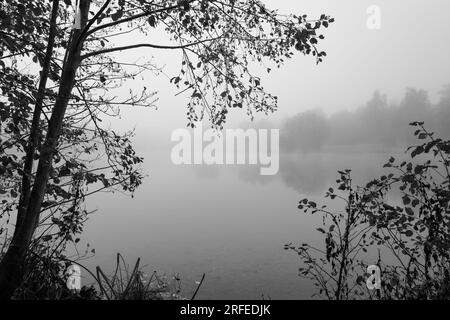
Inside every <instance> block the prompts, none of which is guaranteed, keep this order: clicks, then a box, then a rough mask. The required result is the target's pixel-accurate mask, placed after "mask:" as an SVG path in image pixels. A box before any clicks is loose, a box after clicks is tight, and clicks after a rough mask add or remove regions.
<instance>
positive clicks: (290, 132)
mask: <svg viewBox="0 0 450 320" xmlns="http://www.w3.org/2000/svg"><path fill="white" fill-rule="evenodd" d="M415 121H422V122H425V127H426V128H427V129H428V130H429V131H431V132H435V134H436V135H437V136H439V137H441V138H447V139H448V138H449V137H450V85H447V86H444V87H443V89H442V90H441V91H440V98H439V100H438V102H437V103H431V102H430V98H429V94H428V93H427V91H425V90H421V89H414V88H407V89H406V92H405V94H404V97H403V98H402V99H401V100H400V101H399V102H398V103H395V102H389V100H388V97H387V95H385V94H382V93H380V92H379V91H376V92H375V93H374V94H373V96H372V98H371V99H370V100H369V101H367V103H366V104H365V105H363V106H361V107H358V108H356V109H354V110H353V111H339V112H336V113H332V114H331V115H326V114H325V113H324V112H322V111H320V110H311V111H306V112H302V113H299V114H297V115H296V116H294V117H292V118H289V119H288V120H286V121H285V122H284V124H282V126H281V137H282V138H281V146H280V148H281V150H282V151H284V152H287V153H296V152H300V153H307V152H313V151H321V150H324V149H325V150H330V149H333V147H344V146H347V147H348V146H353V147H359V149H360V150H361V151H362V150H368V151H377V152H388V151H391V150H392V149H396V148H403V149H406V147H407V146H411V145H413V144H415V143H416V142H417V141H416V139H415V137H414V135H413V132H414V130H413V129H412V128H411V126H409V124H410V123H411V122H415Z"/></svg>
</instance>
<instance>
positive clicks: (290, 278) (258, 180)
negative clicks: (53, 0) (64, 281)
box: [80, 148, 391, 300]
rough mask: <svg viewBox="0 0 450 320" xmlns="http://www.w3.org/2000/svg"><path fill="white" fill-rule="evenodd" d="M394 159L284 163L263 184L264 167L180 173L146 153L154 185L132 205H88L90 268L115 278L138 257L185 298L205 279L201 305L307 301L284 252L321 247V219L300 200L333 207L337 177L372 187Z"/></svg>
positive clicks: (113, 201)
mask: <svg viewBox="0 0 450 320" xmlns="http://www.w3.org/2000/svg"><path fill="white" fill-rule="evenodd" d="M390 154H391V153H389V155H390ZM389 155H388V154H386V153H382V152H374V153H371V152H367V151H365V152H358V151H357V150H353V149H351V148H350V149H347V150H345V151H344V150H341V151H337V150H334V151H330V152H321V153H311V154H296V155H280V171H279V173H278V175H277V176H260V175H259V166H254V167H252V166H221V167H211V166H175V165H173V164H172V163H171V161H170V150H165V151H164V150H159V151H158V152H155V153H146V154H143V156H144V157H145V163H144V172H145V173H146V174H148V177H147V178H146V179H145V181H144V184H143V185H142V186H141V187H140V189H139V190H138V191H137V192H136V194H135V196H134V198H133V199H132V198H131V197H129V196H125V195H122V194H121V193H114V194H112V193H103V194H98V195H96V196H95V197H94V198H91V199H90V200H88V208H90V209H98V210H97V211H96V212H95V213H94V214H93V215H92V216H91V218H90V220H89V221H88V223H87V224H86V227H85V232H84V234H83V241H84V242H83V241H82V242H81V245H80V250H81V249H82V248H83V246H84V245H86V243H87V242H88V243H89V244H90V248H95V250H96V254H95V256H94V257H93V258H90V259H88V260H86V261H84V264H85V265H86V266H87V267H89V268H91V269H93V268H95V266H97V265H100V266H101V267H102V268H103V269H105V270H107V271H112V268H113V267H114V261H115V255H116V253H117V252H120V253H122V254H123V255H124V256H125V258H126V260H127V262H128V263H129V264H130V265H131V264H134V262H135V260H136V259H137V258H138V257H140V258H141V259H142V263H143V264H144V265H145V268H144V269H145V270H146V271H147V272H148V273H151V272H153V271H154V270H156V271H158V273H159V274H166V275H168V276H171V275H173V274H179V277H180V278H181V281H182V282H181V285H182V293H183V294H184V295H185V296H186V297H190V296H191V295H192V293H193V291H194V290H195V288H196V286H197V285H196V281H199V280H200V278H201V276H202V274H203V273H206V278H205V282H204V284H203V286H202V288H201V290H200V292H199V294H198V296H197V298H198V299H242V300H245V299H261V298H262V297H263V296H264V297H266V298H268V297H270V298H272V299H309V298H311V295H312V294H313V293H314V290H313V286H312V284H311V283H310V282H309V281H306V280H304V279H301V278H299V277H298V275H297V271H298V267H299V266H300V262H299V260H298V258H297V256H296V255H295V254H293V253H292V252H288V251H285V250H284V249H283V247H284V245H285V244H286V243H290V242H293V243H304V242H308V243H312V244H317V245H322V242H321V239H320V237H319V235H318V234H317V232H316V231H315V230H316V228H317V227H318V226H319V225H320V219H319V217H318V216H310V215H305V214H304V213H303V212H301V211H299V210H298V209H297V204H298V201H299V200H300V199H302V198H303V197H305V196H308V197H309V198H310V199H311V200H314V201H316V202H318V203H321V204H326V203H327V202H326V201H325V200H324V198H323V195H324V193H325V191H326V190H327V189H328V187H329V186H331V185H333V184H335V180H336V179H337V178H338V174H337V172H336V171H337V170H341V169H347V168H348V169H352V170H353V177H354V180H355V182H356V183H364V182H367V181H369V180H370V179H372V178H375V177H377V176H379V175H380V174H381V173H382V166H383V164H384V163H385V162H386V161H387V159H388V158H389Z"/></svg>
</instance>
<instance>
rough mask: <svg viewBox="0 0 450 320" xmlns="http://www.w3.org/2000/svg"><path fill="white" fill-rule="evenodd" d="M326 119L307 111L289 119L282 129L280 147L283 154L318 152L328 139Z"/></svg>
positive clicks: (323, 116) (320, 114)
mask: <svg viewBox="0 0 450 320" xmlns="http://www.w3.org/2000/svg"><path fill="white" fill-rule="evenodd" d="M327 120H328V119H327V118H326V116H325V115H324V114H322V113H320V112H315V111H307V112H304V113H300V114H298V115H296V116H294V117H293V118H291V119H289V120H288V121H287V122H286V123H285V124H284V125H283V128H282V130H281V131H282V136H281V141H280V147H281V149H282V151H285V152H312V151H319V150H321V149H322V147H323V145H324V144H325V142H326V141H327V139H328V137H329V126H328V121H327Z"/></svg>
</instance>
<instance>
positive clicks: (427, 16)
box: [117, 0, 450, 143]
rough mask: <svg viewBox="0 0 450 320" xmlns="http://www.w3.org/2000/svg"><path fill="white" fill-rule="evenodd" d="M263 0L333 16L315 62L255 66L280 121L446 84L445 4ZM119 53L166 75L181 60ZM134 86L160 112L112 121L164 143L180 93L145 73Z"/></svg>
mask: <svg viewBox="0 0 450 320" xmlns="http://www.w3.org/2000/svg"><path fill="white" fill-rule="evenodd" d="M266 3H267V5H268V6H269V7H272V8H279V9H280V12H282V13H296V14H303V13H307V14H309V15H310V17H318V16H320V14H322V13H325V14H329V15H331V16H333V17H335V19H336V22H335V23H334V24H332V25H331V27H330V28H329V29H328V30H325V36H326V39H325V40H324V41H322V42H321V49H323V50H326V51H327V53H328V56H327V57H326V59H325V61H324V62H323V63H322V64H320V65H319V66H316V64H315V60H314V58H313V57H309V56H306V57H304V56H301V55H297V56H296V57H295V58H294V59H293V60H291V61H289V62H288V63H286V65H285V66H284V68H282V69H280V70H275V71H273V72H272V73H271V74H270V76H267V75H266V74H265V72H264V70H265V69H264V68H261V75H262V76H263V80H264V82H263V83H264V84H265V85H266V88H267V89H268V91H270V92H272V93H274V94H276V95H278V96H279V98H280V109H279V111H278V112H277V113H276V114H275V115H272V116H271V117H270V119H271V120H275V121H276V120H283V119H285V118H287V117H290V116H293V115H295V114H297V113H299V112H302V111H306V110H310V109H316V108H319V109H322V110H323V111H325V112H326V113H332V112H335V111H338V110H345V109H355V108H357V107H359V106H361V105H363V104H364V103H365V102H366V101H367V100H368V99H369V98H370V97H371V96H372V93H373V92H374V91H375V90H376V89H379V90H380V91H381V92H383V93H386V94H388V96H389V99H390V100H392V101H398V100H400V99H401V98H402V96H403V94H404V92H405V88H406V87H417V88H422V89H425V90H427V91H428V92H429V94H430V98H431V99H432V101H435V100H436V99H437V94H438V92H439V90H440V88H441V86H442V85H444V84H446V83H449V82H450V76H449V75H450V61H449V59H448V49H449V45H448V42H447V41H446V40H447V39H449V38H450V28H449V27H448V21H447V18H448V17H447V16H448V12H450V2H449V1H445V0H431V1H424V0H396V1H387V0H384V1H363V0H342V1H335V0H327V1H325V0H303V1H298V0H283V1H275V0H268V1H266ZM371 5H378V6H379V7H380V8H381V30H369V29H368V28H367V26H366V23H367V19H368V17H369V15H368V13H367V9H368V7H369V6H371ZM140 37H141V36H140ZM128 39H130V38H128ZM132 39H133V41H135V40H136V39H135V38H132ZM124 41H125V42H126V40H124ZM141 41H142V42H152V43H160V44H161V43H162V44H167V38H166V37H165V36H164V35H161V34H155V33H151V34H150V35H149V38H147V39H145V38H143V37H142V38H141V39H140V42H141ZM120 56H121V58H125V57H126V59H128V61H134V60H137V59H138V58H140V57H142V56H146V57H151V56H153V57H154V59H153V61H154V62H155V63H156V64H158V65H160V66H165V69H164V70H165V72H166V73H167V75H168V76H174V75H175V74H176V73H177V71H178V68H179V64H180V61H181V59H180V58H181V56H180V53H179V52H174V51H158V50H148V49H145V50H135V51H128V52H127V53H126V55H120ZM174 62H176V63H174ZM140 85H145V86H147V87H148V88H150V89H153V90H156V91H159V95H158V97H159V99H160V100H159V102H158V104H157V105H158V107H159V109H158V110H157V111H155V110H153V109H147V110H143V109H142V108H136V109H134V110H130V109H129V108H127V109H124V110H123V113H122V115H123V118H122V120H121V121H120V122H119V123H117V125H118V126H119V127H120V128H124V129H125V128H127V129H128V128H132V127H135V126H136V129H137V136H138V140H142V139H144V140H145V143H149V142H150V141H151V140H153V139H154V140H160V139H161V138H162V136H161V134H163V135H164V136H167V141H169V138H170V132H171V131H172V130H174V129H176V128H182V127H184V126H185V125H186V117H185V115H186V112H185V106H186V102H187V97H186V96H178V97H175V94H176V93H177V91H176V88H174V87H173V86H172V85H170V84H169V81H168V79H167V77H164V76H159V77H154V76H152V75H147V76H146V77H145V79H144V80H139V81H137V82H136V83H134V84H132V86H136V89H137V87H139V86H140ZM231 119H232V120H233V121H230V122H229V124H228V126H229V127H233V126H236V125H237V124H239V123H241V122H242V121H244V120H247V118H246V115H245V113H243V112H241V113H239V112H236V113H233V115H232V117H231Z"/></svg>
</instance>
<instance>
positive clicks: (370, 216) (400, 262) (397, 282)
mask: <svg viewBox="0 0 450 320" xmlns="http://www.w3.org/2000/svg"><path fill="white" fill-rule="evenodd" d="M411 125H412V126H413V127H415V128H416V131H415V133H414V134H415V136H416V137H417V138H418V139H419V140H420V141H422V142H423V143H421V144H419V145H417V146H415V147H411V148H409V149H408V156H409V157H410V159H409V161H400V162H397V161H396V159H395V158H393V157H391V158H390V159H389V162H388V163H386V164H385V166H384V167H385V168H386V170H389V173H388V174H387V175H384V176H382V177H380V178H379V179H375V180H373V181H371V182H369V183H368V184H367V185H366V186H364V187H352V184H351V176H350V170H346V171H344V172H340V174H341V178H340V179H339V180H337V182H338V183H339V188H338V192H335V190H334V189H333V188H330V189H329V191H328V192H327V194H326V197H327V198H330V199H331V200H335V199H340V200H344V201H345V204H346V208H345V211H344V212H335V211H331V210H329V209H327V207H326V206H323V207H320V208H319V207H318V206H317V204H316V203H315V202H313V201H309V200H307V199H305V200H302V201H300V204H299V209H302V210H304V211H305V212H311V213H313V214H317V213H318V214H321V215H322V216H323V224H324V226H325V227H326V228H319V229H317V230H318V231H319V232H320V233H322V234H323V235H324V237H325V250H321V249H317V248H315V247H313V246H310V245H308V244H303V245H301V246H295V245H292V244H289V245H286V249H289V250H293V251H295V252H296V253H297V254H298V255H299V256H300V257H301V259H302V261H303V262H304V264H305V267H302V268H301V269H300V276H302V277H306V278H308V279H312V280H314V281H315V283H316V286H317V287H318V290H319V292H318V293H319V294H320V295H322V296H325V297H326V298H328V299H354V298H382V299H448V298H450V295H449V293H450V291H449V288H450V275H449V268H450V264H449V263H450V259H449V252H450V251H449V249H450V141H445V140H442V139H440V138H435V137H434V134H433V133H431V132H428V131H427V130H426V129H425V127H424V124H423V122H414V123H412V124H411ZM341 193H343V194H344V195H342V194H341ZM391 195H394V196H391ZM395 195H399V196H397V197H395ZM326 229H327V230H326ZM374 250H378V261H377V263H372V264H378V266H379V267H380V268H381V271H382V289H381V292H378V294H377V295H374V293H372V292H370V291H369V290H368V289H367V288H366V286H365V280H364V279H365V277H364V273H365V270H366V266H367V264H366V263H365V262H364V259H363V258H364V257H366V258H367V256H368V255H367V254H366V253H372V259H373V256H374V255H373V251H374ZM372 261H373V260H372Z"/></svg>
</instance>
